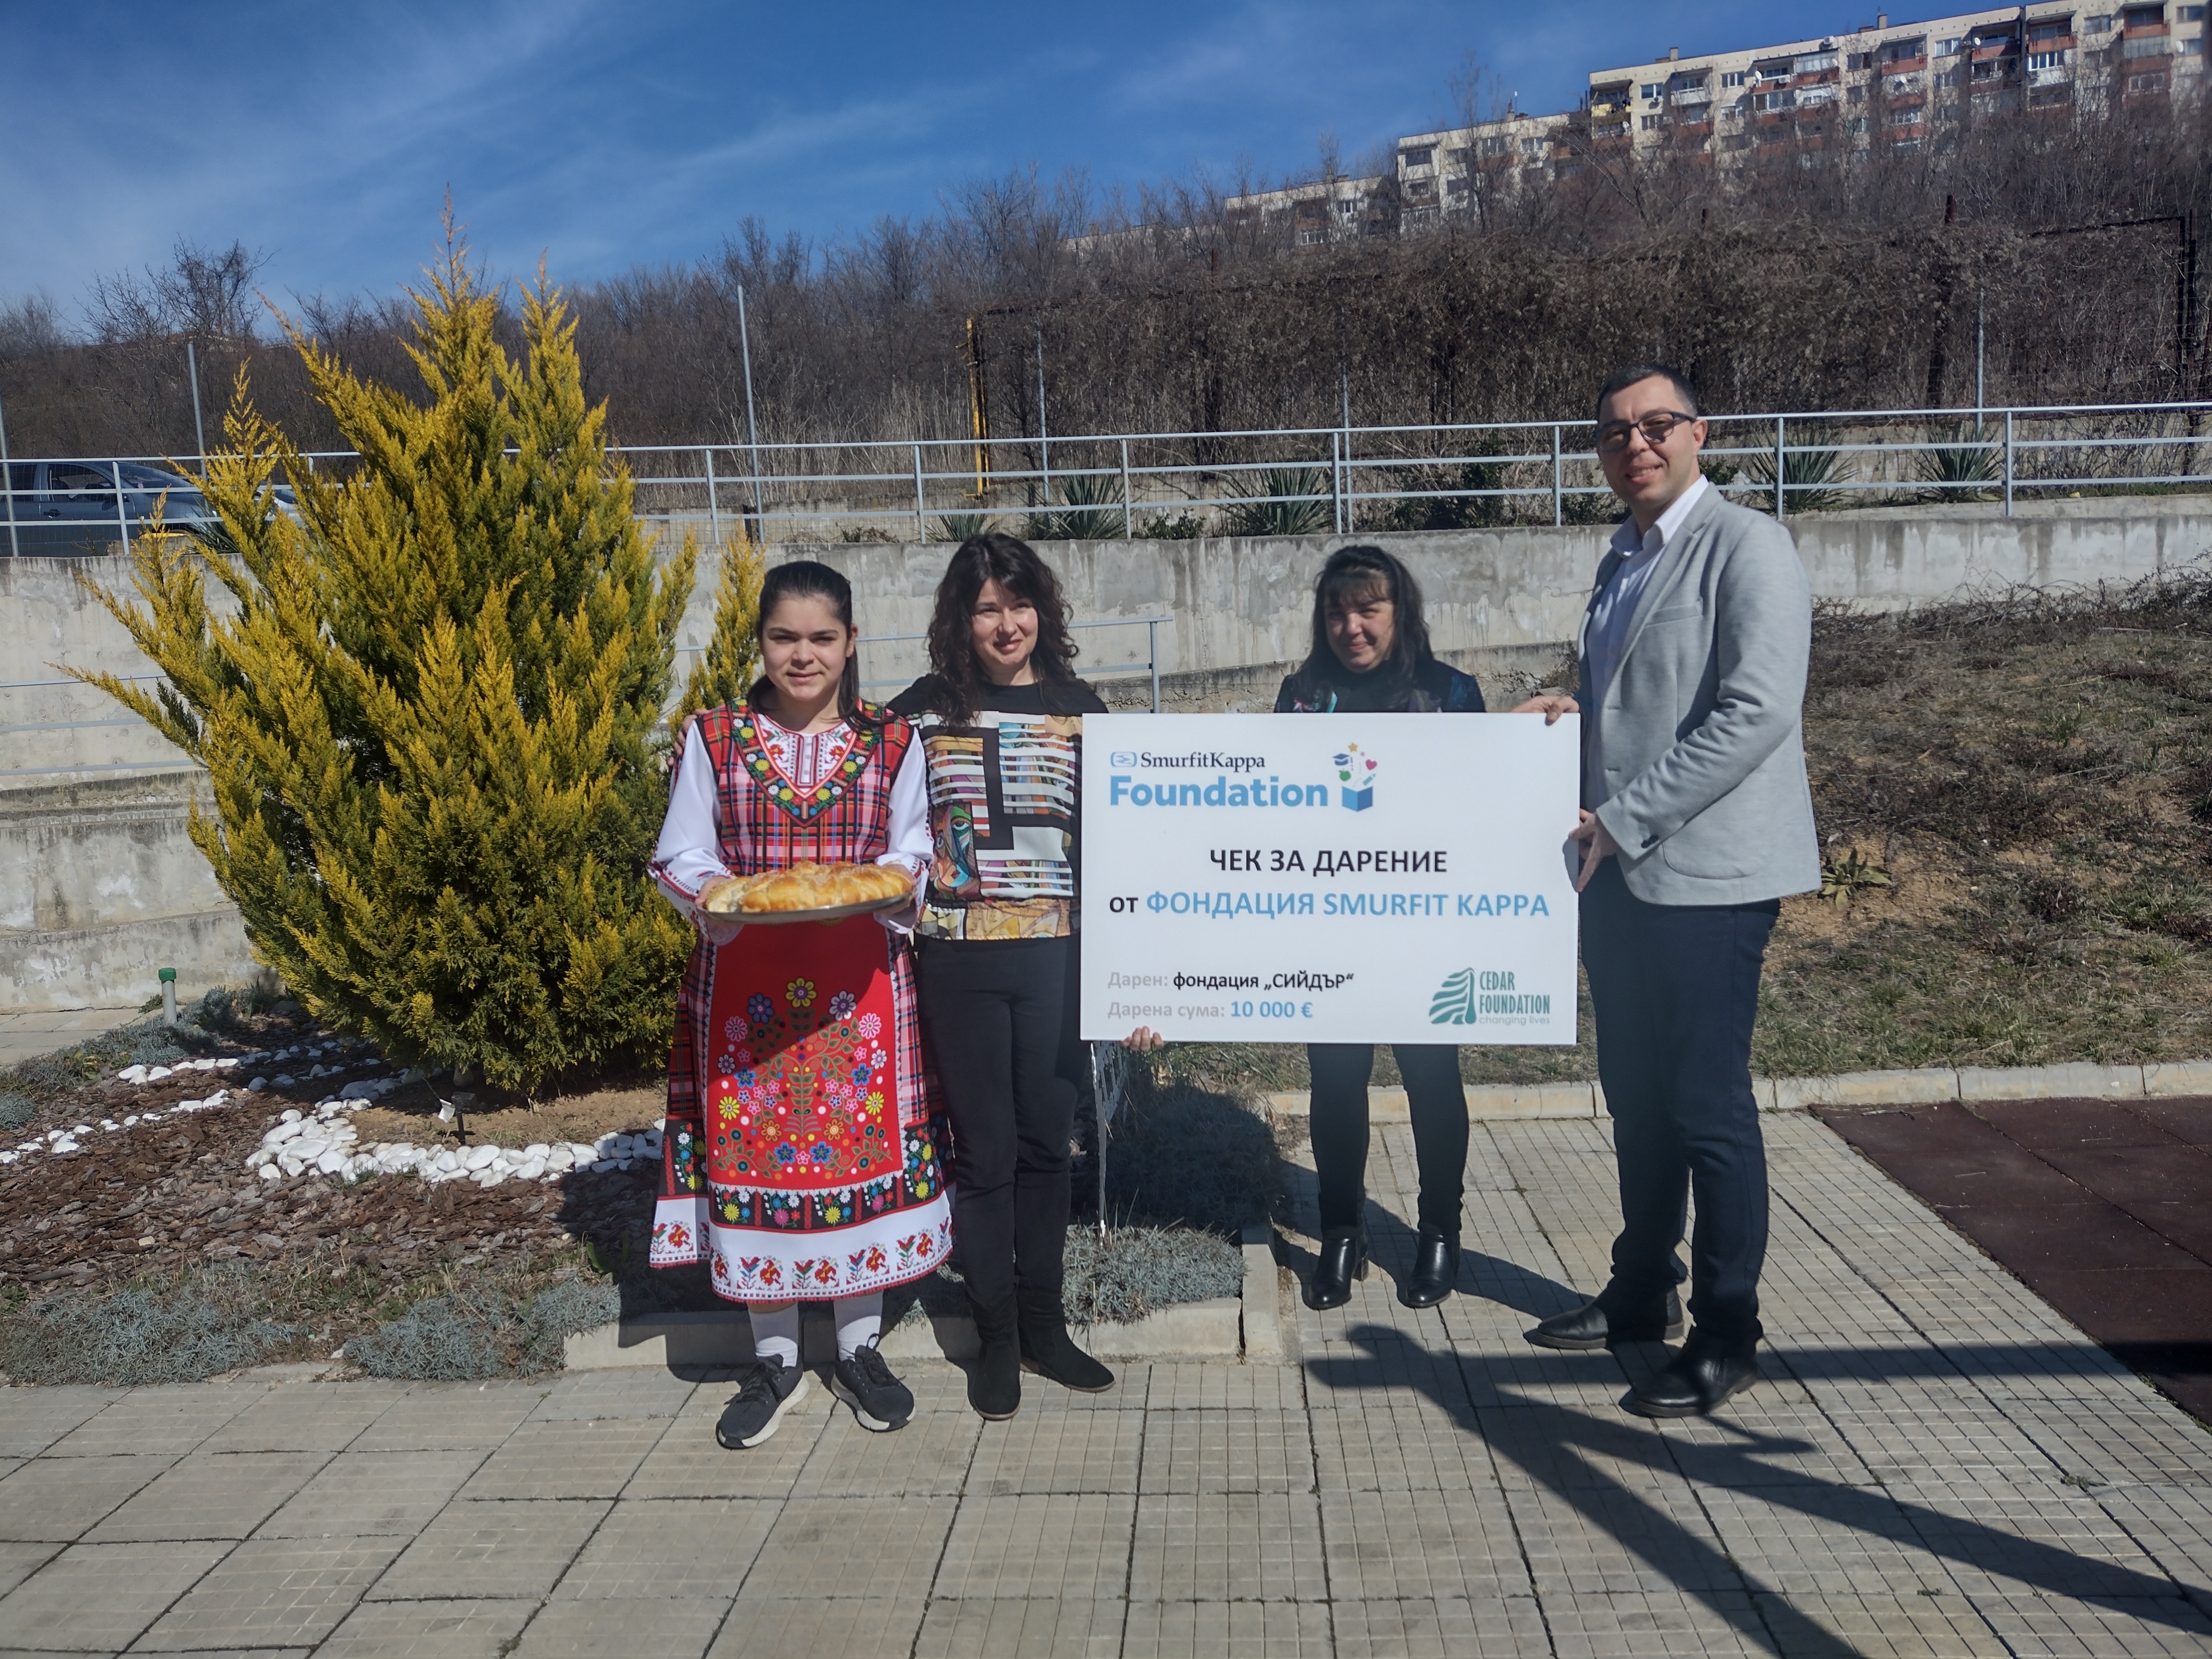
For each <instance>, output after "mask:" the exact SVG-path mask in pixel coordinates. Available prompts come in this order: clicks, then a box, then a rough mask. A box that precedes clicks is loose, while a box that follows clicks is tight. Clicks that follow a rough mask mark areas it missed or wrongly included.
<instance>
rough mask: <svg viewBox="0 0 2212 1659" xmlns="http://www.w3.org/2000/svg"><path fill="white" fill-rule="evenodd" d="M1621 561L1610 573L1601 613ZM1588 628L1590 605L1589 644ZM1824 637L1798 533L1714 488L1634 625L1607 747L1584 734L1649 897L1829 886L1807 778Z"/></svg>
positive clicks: (1665, 559) (1681, 899) (1604, 730)
mask: <svg viewBox="0 0 2212 1659" xmlns="http://www.w3.org/2000/svg"><path fill="white" fill-rule="evenodd" d="M1620 557H1621V556H1620V554H1618V553H1615V552H1612V551H1608V552H1607V554H1606V556H1605V558H1604V559H1603V561H1602V562H1600V564H1599V565H1598V569H1597V582H1596V585H1595V587H1594V588H1593V589H1592V591H1591V594H1590V605H1591V606H1593V607H1594V606H1595V605H1596V603H1597V595H1598V594H1599V593H1601V592H1603V591H1604V589H1605V585H1606V583H1607V580H1610V579H1611V577H1612V575H1613V568H1614V567H1615V566H1617V565H1618V564H1619V563H1620ZM1812 632H1813V600H1812V592H1811V590H1810V589H1809V588H1808V586H1807V585H1806V581H1805V569H1804V567H1803V565H1802V564H1801V563H1800V562H1798V558H1797V549H1796V544H1794V543H1793V542H1792V541H1791V540H1790V532H1788V531H1786V530H1784V528H1783V527H1782V526H1780V525H1779V524H1778V523H1776V522H1775V521H1774V520H1772V519H1770V518H1767V517H1765V516H1764V515H1763V514H1760V513H1753V512H1752V511H1751V510H1750V509H1749V508H1747V507H1737V506H1735V505H1734V504H1733V503H1731V502H1729V501H1724V500H1723V498H1722V496H1721V493H1720V491H1719V490H1717V489H1708V490H1707V492H1706V495H1705V499H1704V500H1703V501H1699V503H1698V504H1697V506H1696V507H1692V509H1691V511H1690V515H1689V517H1688V518H1686V519H1685V520H1683V521H1682V526H1681V528H1680V530H1679V531H1678V532H1676V533H1675V535H1674V539H1673V540H1672V541H1670V542H1668V544H1667V545H1666V546H1665V547H1664V548H1663V549H1662V550H1661V551H1660V554H1659V560H1658V563H1657V564H1656V566H1654V567H1653V569H1652V572H1651V576H1650V582H1649V584H1648V585H1647V586H1645V588H1644V594H1643V597H1642V599H1640V600H1639V601H1638V604H1637V607H1636V613H1635V615H1634V616H1633V617H1631V618H1630V619H1629V623H1628V631H1627V633H1626V635H1625V636H1624V638H1623V639H1622V641H1621V652H1620V666H1619V667H1618V668H1617V669H1616V670H1615V671H1614V672H1613V682H1612V684H1609V685H1608V686H1607V688H1606V694H1605V703H1604V706H1603V708H1601V710H1600V711H1599V714H1598V719H1597V720H1596V722H1595V727H1596V732H1595V739H1593V738H1592V737H1591V736H1590V731H1591V726H1590V723H1589V722H1587V721H1586V722H1584V725H1583V732H1584V739H1583V740H1584V742H1585V744H1588V743H1589V742H1591V741H1593V740H1595V743H1596V744H1598V745H1599V752H1598V754H1597V756H1596V757H1595V758H1596V760H1597V761H1598V763H1600V765H1601V766H1602V768H1603V772H1604V777H1605V780H1606V790H1607V799H1606V803H1605V805H1603V806H1602V807H1601V808H1599V809H1598V817H1599V820H1600V821H1601V822H1602V823H1604V825H1605V827H1606V829H1607V830H1609V831H1610V832H1611V833H1612V836H1613V839H1614V840H1615V841H1616V842H1619V843H1620V849H1621V850H1620V867H1621V874H1622V875H1623V876H1624V877H1625V878H1626V880H1627V883H1628V890H1629V891H1630V892H1632V893H1633V894H1635V895H1636V896H1637V897H1638V898H1640V899H1643V900H1644V901H1645V902H1648V903H1651V904H1745V903H1749V902H1753V901H1755V900H1760V899H1771V898H1779V897H1781V896H1783V895H1784V894H1785V893H1802V892H1807V891H1809V890H1812V889H1814V888H1817V887H1818V886H1819V885H1820V842H1819V841H1818V839H1817V837H1816V836H1814V829H1813V793H1812V790H1811V788H1810V787H1809V786H1808V784H1807V782H1806V779H1805V738H1804V726H1803V718H1804V707H1805V668H1806V659H1807V657H1808V655H1809V653H1810V652H1811V648H1812ZM1588 633H1589V609H1587V608H1586V609H1585V610H1584V611H1583V626H1582V629H1581V633H1580V635H1578V636H1577V641H1576V645H1577V649H1578V650H1579V649H1582V648H1583V646H1584V643H1585V641H1584V639H1583V635H1587V634H1588ZM1588 758H1589V757H1587V756H1586V757H1585V759H1586V760H1587V759H1588ZM1586 774H1587V769H1586Z"/></svg>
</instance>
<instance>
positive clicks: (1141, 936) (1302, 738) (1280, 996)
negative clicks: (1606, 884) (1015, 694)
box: [1083, 714, 1580, 1043]
mask: <svg viewBox="0 0 2212 1659" xmlns="http://www.w3.org/2000/svg"><path fill="white" fill-rule="evenodd" d="M1578 725H1579V722H1578V721H1577V720H1576V719H1575V718H1574V717H1572V716H1569V717H1567V718H1565V719H1563V720H1560V721H1559V724H1557V725H1556V726H1546V725H1545V724H1544V722H1543V720H1542V719H1541V717H1540V716H1537V715H1534V714H1092V715H1089V716H1087V717H1085V720H1084V722H1083V1036H1085V1038H1086V1039H1091V1040H1094V1041H1096V1040H1103V1039H1106V1038H1110V1037H1123V1036H1127V1035H1128V1034H1129V1032H1130V1031H1131V1030H1133V1029H1134V1028H1135V1027H1137V1026H1139V1025H1149V1026H1151V1027H1152V1029H1153V1030H1156V1031H1158V1032H1159V1033H1160V1034H1161V1035H1162V1036H1166V1037H1168V1038H1169V1039H1170V1040H1171V1041H1181V1042H1443V1043H1462V1042H1484V1043H1496V1042H1517V1043H1541V1042H1573V1041H1574V1040H1575V894H1574V884H1573V883H1572V881H1571V879H1570V878H1569V876H1568V873H1567V870H1568V865H1567V860H1566V857H1565V843H1566V832H1567V830H1568V829H1570V828H1571V827H1572V825H1573V823H1574V822H1575V806H1576V803H1577V799H1579V786H1578V781H1577V773H1578V769H1579V766H1580V761H1579V758H1578V743H1579V738H1578V736H1577V729H1578Z"/></svg>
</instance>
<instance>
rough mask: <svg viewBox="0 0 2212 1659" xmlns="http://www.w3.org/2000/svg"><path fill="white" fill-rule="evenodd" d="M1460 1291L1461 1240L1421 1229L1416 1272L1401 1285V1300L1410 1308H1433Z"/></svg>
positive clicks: (1399, 1298)
mask: <svg viewBox="0 0 2212 1659" xmlns="http://www.w3.org/2000/svg"><path fill="white" fill-rule="evenodd" d="M1458 1288H1459V1240H1458V1238H1457V1237H1455V1236H1451V1235H1448V1234H1445V1233H1443V1232H1439V1231H1437V1229H1436V1228H1434V1227H1424V1228H1422V1229H1421V1242H1420V1243H1419V1245H1417V1246H1415V1248H1414V1250H1413V1272H1412V1273H1409V1274H1407V1276H1406V1278H1405V1279H1404V1281H1403V1282H1402V1283H1401V1284H1400V1285H1399V1286H1398V1300H1399V1301H1401V1302H1402V1303H1404V1304H1406V1305H1407V1307H1409V1308H1433V1307H1435V1306H1436V1305H1437V1303H1439V1302H1441V1301H1443V1299H1444V1298H1445V1297H1448V1296H1449V1295H1450V1294H1451V1293H1452V1292H1453V1291H1455V1290H1457V1289H1458Z"/></svg>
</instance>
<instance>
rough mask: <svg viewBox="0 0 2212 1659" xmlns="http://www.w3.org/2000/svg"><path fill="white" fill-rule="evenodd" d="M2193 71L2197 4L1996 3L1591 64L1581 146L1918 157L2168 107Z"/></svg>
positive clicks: (2197, 64) (2196, 78)
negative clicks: (2042, 117) (1738, 46)
mask: <svg viewBox="0 0 2212 1659" xmlns="http://www.w3.org/2000/svg"><path fill="white" fill-rule="evenodd" d="M2203 70H2204V8H2203V5H2201V4H2194V3H2191V4H2175V3H2160V4H2148V5H2121V6H2115V5H2111V4H2106V5H2105V6H2103V7H2087V6H2071V5H2063V4H2049V3H2046V4H2042V5H2025V6H2007V7H2003V8H2002V9H1993V10H1988V11H1971V12H1960V13H1955V14H1954V15H1949V16H1945V17H1938V18H1934V19H1931V20H1929V21H1926V22H1919V23H1905V24H1895V25H1893V24H1892V23H1891V21H1890V20H1889V19H1888V17H1887V16H1886V15H1885V16H1881V17H1878V18H1876V19H1875V21H1874V23H1873V24H1872V25H1870V26H1869V27H1865V28H1862V29H1858V30H1856V31H1854V32H1852V33H1849V34H1838V35H1827V36H1823V37H1821V38H1820V39H1817V40H1790V41H1784V42H1782V43H1780V44H1778V45H1774V46H1759V47H1755V48H1753V49H1750V50H1747V51H1735V52H1707V53H1705V54H1702V55H1700V56H1697V57H1690V58H1685V57H1683V56H1681V55H1680V53H1676V52H1670V53H1668V56H1666V57H1665V58H1656V59H1655V60H1653V61H1652V62H1651V63H1649V64H1633V65H1630V66H1628V67H1626V68H1621V69H1609V70H1596V71H1594V72H1593V73H1592V74H1591V76H1590V77H1589V95H1588V97H1587V99H1586V100H1585V104H1584V113H1585V115H1586V118H1587V120H1588V124H1589V125H1588V133H1589V144H1590V146H1591V148H1592V149H1593V150H1594V151H1595V153H1598V154H1601V155H1602V154H1605V153H1607V151H1609V150H1610V151H1620V150H1626V151H1629V152H1632V153H1637V154H1651V153H1655V152H1657V151H1659V150H1662V149H1674V150H1676V151H1678V152H1679V151H1682V150H1689V151H1699V150H1704V151H1709V152H1711V154H1713V155H1715V156H1716V157H1717V159H1720V160H1722V161H1723V162H1725V161H1727V160H1728V158H1730V157H1748V156H1755V155H1758V154H1759V152H1760V151H1761V150H1763V149H1771V148H1774V147H1777V146H1789V147H1794V148H1796V149H1800V150H1804V149H1835V148H1844V147H1849V148H1855V149H1856V148H1862V147H1868V146H1873V145H1886V146H1895V147H1899V148H1916V147H1919V146H1923V145H1926V144H1928V143H1940V142H1942V138H1943V137H1944V136H1945V135H1946V133H1947V132H1948V131H1951V130H1954V129H1957V128H1960V127H1963V126H1965V125H1969V124H1971V123H1972V122H1974V121H1977V120H1986V119H1989V118H1993V117H1997V116H2002V115H2008V114H2015V113H2021V112H2063V111H2065V110H2069V109H2071V108H2074V107H2075V106H2078V105H2082V104H2087V103H2107V102H2109V101H2110V100H2121V101H2122V102H2130V101H2141V100H2154V99H2155V100H2163V99H2166V98H2169V97H2171V96H2172V95H2173V94H2174V93H2175V92H2176V91H2177V90H2185V89H2189V88H2191V87H2192V86H2194V85H2198V84H2201V81H2200V77H2201V76H2203Z"/></svg>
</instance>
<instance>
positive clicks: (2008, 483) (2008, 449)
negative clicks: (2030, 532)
mask: <svg viewBox="0 0 2212 1659" xmlns="http://www.w3.org/2000/svg"><path fill="white" fill-rule="evenodd" d="M2005 517H2007V518H2008V519H2009V518H2010V517H2012V410H2005Z"/></svg>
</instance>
